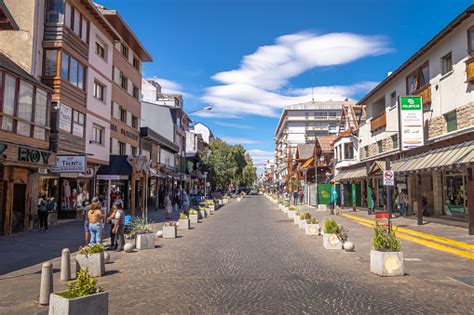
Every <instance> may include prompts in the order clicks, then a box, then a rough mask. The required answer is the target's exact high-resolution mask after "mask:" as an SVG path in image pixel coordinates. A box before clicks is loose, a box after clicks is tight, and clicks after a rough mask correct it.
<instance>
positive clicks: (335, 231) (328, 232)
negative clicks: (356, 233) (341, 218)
mask: <svg viewBox="0 0 474 315" xmlns="http://www.w3.org/2000/svg"><path fill="white" fill-rule="evenodd" d="M323 231H324V235H323V245H324V248H325V249H342V241H341V240H340V239H339V234H340V232H341V228H340V227H339V225H337V223H336V221H334V220H333V219H326V221H324V227H323Z"/></svg>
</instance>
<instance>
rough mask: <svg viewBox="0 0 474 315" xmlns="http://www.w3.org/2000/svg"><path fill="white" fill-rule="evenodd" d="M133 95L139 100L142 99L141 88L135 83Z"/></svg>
mask: <svg viewBox="0 0 474 315" xmlns="http://www.w3.org/2000/svg"><path fill="white" fill-rule="evenodd" d="M133 97H134V98H136V99H137V100H138V99H140V90H139V89H138V87H136V86H135V85H133Z"/></svg>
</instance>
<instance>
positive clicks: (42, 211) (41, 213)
mask: <svg viewBox="0 0 474 315" xmlns="http://www.w3.org/2000/svg"><path fill="white" fill-rule="evenodd" d="M38 218H39V224H40V230H41V231H44V232H47V231H48V210H47V209H46V201H45V200H44V197H43V196H41V197H40V198H39V199H38Z"/></svg>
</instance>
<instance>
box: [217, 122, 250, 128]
mask: <svg viewBox="0 0 474 315" xmlns="http://www.w3.org/2000/svg"><path fill="white" fill-rule="evenodd" d="M216 125H219V126H224V127H231V128H237V129H251V128H253V127H252V126H248V125H241V124H233V123H225V122H216Z"/></svg>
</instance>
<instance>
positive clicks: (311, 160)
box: [301, 157, 314, 169]
mask: <svg viewBox="0 0 474 315" xmlns="http://www.w3.org/2000/svg"><path fill="white" fill-rule="evenodd" d="M313 164H314V157H310V158H309V159H307V160H306V162H304V164H303V165H302V166H301V168H302V169H305V168H308V167H311V166H313Z"/></svg>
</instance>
